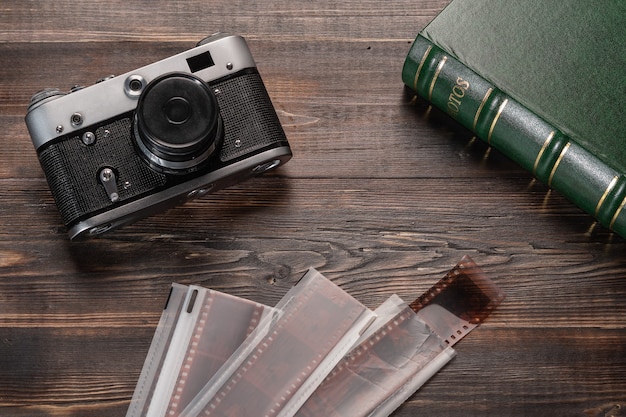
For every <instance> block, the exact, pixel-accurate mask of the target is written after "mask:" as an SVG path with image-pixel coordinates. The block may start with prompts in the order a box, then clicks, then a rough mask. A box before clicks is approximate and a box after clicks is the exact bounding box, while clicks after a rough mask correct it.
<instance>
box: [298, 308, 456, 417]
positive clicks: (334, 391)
mask: <svg viewBox="0 0 626 417" xmlns="http://www.w3.org/2000/svg"><path fill="white" fill-rule="evenodd" d="M397 300H399V298H398V297H397V296H392V298H390V299H388V300H387V301H386V302H385V303H384V304H383V305H381V307H384V306H385V305H389V303H390V302H392V303H393V305H394V306H396V307H400V306H398V305H397ZM376 312H378V309H377V310H376ZM453 356H454V350H453V349H452V348H449V347H447V345H446V343H445V342H444V341H443V340H442V339H441V338H440V337H439V336H438V335H437V334H436V333H434V332H433V331H432V330H431V329H430V328H429V327H428V325H426V323H424V321H423V320H421V319H420V318H419V317H417V315H416V314H415V312H414V311H413V310H411V308H410V307H409V306H408V305H407V304H406V303H402V308H401V309H399V310H398V311H397V312H396V314H395V315H394V316H392V317H390V318H388V319H387V320H386V321H385V322H384V323H382V324H381V325H380V326H378V328H377V329H376V330H375V331H374V332H373V333H371V334H370V335H369V337H368V338H367V339H365V340H363V341H362V342H361V343H360V344H359V345H358V346H356V347H355V348H354V349H352V350H351V351H350V352H349V353H348V355H346V356H345V357H344V358H343V359H342V360H341V362H339V364H337V366H336V367H335V368H334V369H333V371H332V372H331V373H330V374H329V375H328V377H327V378H326V379H325V380H324V382H323V383H322V384H321V385H320V386H319V387H318V388H317V390H316V391H315V392H314V393H313V394H312V395H311V396H310V397H309V399H308V400H307V401H306V402H305V403H304V405H303V406H302V407H301V408H300V410H299V411H298V413H296V416H299V417H313V416H328V417H340V416H341V417H358V416H363V417H365V416H370V415H372V413H375V412H377V411H378V409H379V407H382V406H384V405H386V404H387V403H388V402H389V400H390V397H393V399H395V398H397V399H399V400H400V402H399V403H398V405H399V404H401V403H402V402H403V401H404V400H405V399H406V398H400V397H399V396H397V395H394V393H396V392H407V393H408V395H411V394H412V393H413V392H415V391H416V390H417V389H418V388H419V387H420V386H421V385H422V384H423V383H425V382H426V381H427V380H428V379H429V378H430V377H431V376H432V375H434V373H436V372H437V371H438V370H439V369H441V367H443V366H444V365H445V364H446V363H448V361H449V360H450V359H452V357H453ZM409 386H410V389H408V387H409ZM396 407H397V405H396ZM396 407H393V408H392V409H391V411H393V409H395V408H396Z"/></svg>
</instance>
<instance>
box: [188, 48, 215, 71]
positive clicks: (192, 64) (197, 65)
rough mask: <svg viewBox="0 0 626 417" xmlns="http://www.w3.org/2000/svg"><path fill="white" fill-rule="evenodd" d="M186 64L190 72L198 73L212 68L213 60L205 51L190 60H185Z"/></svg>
mask: <svg viewBox="0 0 626 417" xmlns="http://www.w3.org/2000/svg"><path fill="white" fill-rule="evenodd" d="M187 64H188V65H189V69H190V70H191V72H198V71H201V70H203V69H206V68H209V67H212V66H213V65H215V62H213V58H212V57H211V54H210V53H209V51H206V52H203V53H201V54H199V55H196V56H192V57H191V58H187Z"/></svg>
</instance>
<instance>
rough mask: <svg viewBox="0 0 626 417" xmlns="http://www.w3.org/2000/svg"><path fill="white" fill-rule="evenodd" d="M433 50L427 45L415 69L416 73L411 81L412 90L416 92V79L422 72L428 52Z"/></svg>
mask: <svg viewBox="0 0 626 417" xmlns="http://www.w3.org/2000/svg"><path fill="white" fill-rule="evenodd" d="M431 49H433V46H432V45H428V48H427V49H426V52H424V56H422V60H421V61H420V64H419V66H418V67H417V72H416V73H415V79H414V80H413V90H415V91H417V79H418V78H419V76H420V73H421V72H422V67H423V66H424V62H426V58H428V54H430V50H431Z"/></svg>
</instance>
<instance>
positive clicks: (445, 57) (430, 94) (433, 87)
mask: <svg viewBox="0 0 626 417" xmlns="http://www.w3.org/2000/svg"><path fill="white" fill-rule="evenodd" d="M447 60H448V57H447V56H444V57H443V58H441V61H439V65H437V70H436V71H435V75H434V77H433V80H432V81H431V83H430V89H429V90H428V101H432V98H433V90H434V89H435V83H436V82H437V78H438V77H439V73H440V72H441V69H442V68H443V66H444V65H445V63H446V61H447Z"/></svg>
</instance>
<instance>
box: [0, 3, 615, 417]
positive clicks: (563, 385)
mask: <svg viewBox="0 0 626 417" xmlns="http://www.w3.org/2000/svg"><path fill="white" fill-rule="evenodd" d="M446 4H447V0H433V1H428V0H420V1H418V2H415V1H412V2H410V1H405V0H399V1H393V2H379V1H370V0H359V1H343V2H339V3H337V2H336V1H333V2H331V1H318V2H314V3H311V2H306V1H303V0H295V1H294V0H292V1H287V0H284V1H273V2H269V3H268V2H255V1H238V0H235V1H219V0H216V1H213V2H205V1H195V0H193V1H168V2H165V1H152V2H147V1H140V0H132V1H129V0H127V1H110V2H97V1H85V2H80V3H76V2H70V1H67V0H61V1H55V2H46V1H17V0H15V1H14V0H8V1H4V2H2V4H1V5H0V57H1V59H2V64H3V65H0V125H1V126H2V131H1V132H0V146H1V147H2V148H1V149H2V153H1V155H2V157H3V160H4V163H2V164H0V415H3V416H4V415H6V416H37V417H38V416H102V417H107V416H121V415H124V414H125V412H126V408H127V407H128V403H129V401H130V398H131V395H132V392H133V390H134V386H135V383H136V381H137V377H138V375H139V372H140V370H141V367H142V364H143V360H144V358H145V355H146V353H147V350H148V347H149V345H150V340H151V338H152V335H153V334H154V330H155V327H156V324H157V321H158V319H159V316H160V314H161V309H162V308H163V304H164V302H165V298H166V295H167V291H168V287H169V285H170V283H171V282H173V281H176V282H180V283H184V284H199V285H204V286H207V287H211V288H215V289H218V290H221V291H225V292H228V293H230V294H234V295H237V296H243V297H248V298H250V299H253V300H255V301H259V302H263V303H267V304H274V303H276V302H277V301H278V300H279V299H280V297H281V296H282V295H283V294H284V293H285V292H286V291H287V290H288V289H289V288H290V287H291V286H292V285H293V284H294V283H295V282H296V281H297V280H298V279H299V278H300V276H301V275H302V274H303V272H304V271H306V269H307V268H308V267H310V266H313V267H315V268H317V269H319V270H320V271H321V272H322V273H324V274H325V275H326V276H327V277H329V278H330V279H332V280H333V281H334V282H336V283H337V284H338V285H340V286H341V287H342V288H344V289H345V290H347V291H349V292H350V293H351V294H352V295H354V296H355V297H356V298H357V299H359V300H360V301H362V302H363V303H364V304H366V305H367V306H368V307H371V308H375V307H376V306H377V305H378V304H380V303H381V302H382V301H383V300H384V299H386V298H387V297H388V296H389V295H391V294H392V293H397V294H398V295H400V296H401V297H403V298H405V299H406V300H412V299H413V298H415V297H417V295H419V294H420V293H422V292H423V291H425V290H426V289H428V288H429V287H430V286H431V285H432V284H433V283H435V282H436V281H437V280H438V279H439V278H441V277H442V276H443V275H444V274H445V272H446V271H447V270H448V269H450V268H451V267H452V266H454V264H455V263H456V262H458V261H459V260H460V259H461V257H462V256H463V255H470V256H472V257H473V258H474V260H475V261H476V262H477V263H478V264H480V265H481V266H482V267H483V269H484V270H485V271H486V273H487V274H488V275H489V276H491V277H492V278H493V280H494V281H496V282H497V283H498V285H500V286H501V287H502V288H503V289H504V291H505V292H506V293H507V298H506V300H505V301H504V303H503V304H502V305H501V306H500V307H499V309H498V310H497V311H496V312H495V314H494V315H493V316H491V317H490V318H489V319H488V320H487V321H486V322H485V323H484V324H483V325H482V326H481V327H480V328H478V329H477V330H475V331H474V332H472V333H471V334H470V336H468V337H467V338H466V339H464V340H463V341H462V342H461V343H459V344H458V345H457V346H456V348H457V351H458V355H457V357H456V358H455V359H454V360H453V361H452V362H451V363H450V364H449V365H448V366H446V367H445V368H444V369H443V370H442V371H441V372H439V373H438V374H437V375H436V376H435V377H434V378H432V379H431V380H430V381H429V382H428V383H427V384H426V386H424V387H423V388H422V389H421V390H420V391H419V392H418V393H417V394H416V395H414V396H412V397H411V398H410V399H409V401H407V402H406V403H405V404H404V405H403V406H402V407H401V408H400V409H398V410H397V411H396V412H395V413H394V416H398V417H399V416H413V415H428V416H464V417H466V416H527V415H532V416H543V415H546V416H548V415H549V416H600V415H602V416H603V415H605V413H608V414H611V413H612V414H613V415H616V416H617V415H620V414H619V413H620V412H621V413H622V414H623V410H624V409H626V324H625V323H626V261H625V260H624V253H625V249H626V244H625V242H624V240H623V239H621V238H619V237H618V236H615V235H613V234H611V233H609V232H608V231H607V230H605V229H603V228H601V227H600V226H597V225H594V222H593V220H592V219H591V218H590V217H589V216H588V215H586V214H585V213H583V212H582V211H580V210H579V209H578V208H576V207H575V206H574V205H573V204H571V203H569V202H568V201H567V200H565V199H564V198H563V197H562V196H560V195H559V194H558V193H556V192H550V191H549V190H548V188H547V187H546V186H545V185H543V184H540V183H538V182H536V181H533V180H532V178H531V176H530V175H529V174H528V173H526V172H525V171H523V170H522V169H521V168H520V167H518V166H517V165H515V164H514V163H512V162H511V161H509V160H508V159H507V158H506V157H504V156H502V155H501V154H499V153H498V152H497V151H495V150H491V149H489V148H487V147H486V146H485V145H484V144H482V143H479V141H473V140H472V138H471V135H470V134H469V132H467V131H465V130H464V129H462V128H460V127H459V126H457V125H456V124H455V123H453V122H451V121H450V120H449V119H448V118H447V117H446V116H445V115H442V114H441V113H439V112H438V111H436V110H433V109H430V108H429V106H428V105H427V104H426V103H424V102H423V101H421V100H417V101H415V100H413V97H412V96H411V95H410V94H409V93H408V92H407V91H406V90H405V89H404V88H403V86H402V83H401V80H400V70H401V67H402V63H403V60H404V56H405V55H406V53H407V51H408V48H409V46H410V43H411V41H412V39H413V38H414V37H415V35H416V34H417V32H418V31H419V30H420V29H421V28H423V27H424V26H425V25H426V24H427V23H428V22H429V21H430V20H431V19H432V18H433V17H434V16H435V15H436V14H437V13H438V12H439V11H440V10H441V9H443V7H445V5H446ZM218 30H222V31H228V32H230V33H235V34H240V35H243V36H245V37H246V39H247V40H248V42H249V45H250V48H251V50H252V53H253V55H254V57H255V59H256V61H257V64H258V67H259V70H260V72H261V74H262V76H263V79H264V81H265V84H266V87H267V89H268V91H269V93H270V95H271V97H272V100H273V103H274V105H275V107H276V109H277V112H278V114H279V117H280V119H281V122H282V123H283V126H284V128H285V131H286V133H287V136H288V138H289V140H290V143H291V145H292V148H293V151H294V158H293V159H292V161H290V162H289V163H288V164H287V165H286V166H284V167H283V168H281V169H279V170H277V171H275V172H273V173H270V174H268V175H266V176H264V177H260V178H255V179H252V180H250V181H248V182H246V183H242V184H239V185H236V186H234V187H232V188H229V189H226V190H223V191H220V192H219V193H216V194H213V195H210V196H207V197H205V198H203V199H200V200H196V201H193V202H190V203H188V204H186V205H184V206H180V207H177V208H175V209H172V210H170V211H168V212H166V213H162V214H159V215H156V216H153V217H150V218H147V219H144V220H142V221H139V222H137V223H135V224H133V225H131V226H128V227H126V228H124V229H121V230H119V231H116V232H114V233H112V234H109V235H106V236H105V237H103V238H100V239H96V240H92V241H89V242H84V243H71V242H69V241H68V239H67V236H66V233H65V230H64V228H63V226H62V224H61V218H60V215H59V214H58V212H57V210H56V207H55V205H54V202H53V200H52V197H51V194H50V191H49V189H48V186H47V183H46V181H45V178H44V176H43V173H42V171H41V168H40V167H39V164H38V162H37V158H36V154H35V151H34V149H33V148H32V144H31V142H30V138H29V136H28V133H27V131H26V127H25V125H24V122H23V117H24V115H25V111H26V106H27V104H28V101H29V99H30V96H31V95H32V94H33V93H34V92H36V91H37V90H39V89H41V88H44V87H60V88H63V89H69V88H70V87H71V86H72V85H75V84H80V85H88V84H91V83H93V82H94V81H95V80H96V79H98V78H100V77H102V76H104V75H107V74H110V73H112V74H121V73H124V72H126V71H129V70H132V69H133V68H136V67H139V66H142V65H146V64H148V63H150V62H153V61H155V60H158V59H161V58H165V57H167V56H170V55H172V54H174V53H177V52H180V51H182V50H184V49H187V48H189V47H191V46H193V45H194V44H195V42H196V41H198V40H199V39H201V38H202V37H204V36H206V35H208V34H210V33H212V32H215V31H218ZM617 405H621V408H619V409H618V408H617V407H616V406H617Z"/></svg>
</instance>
